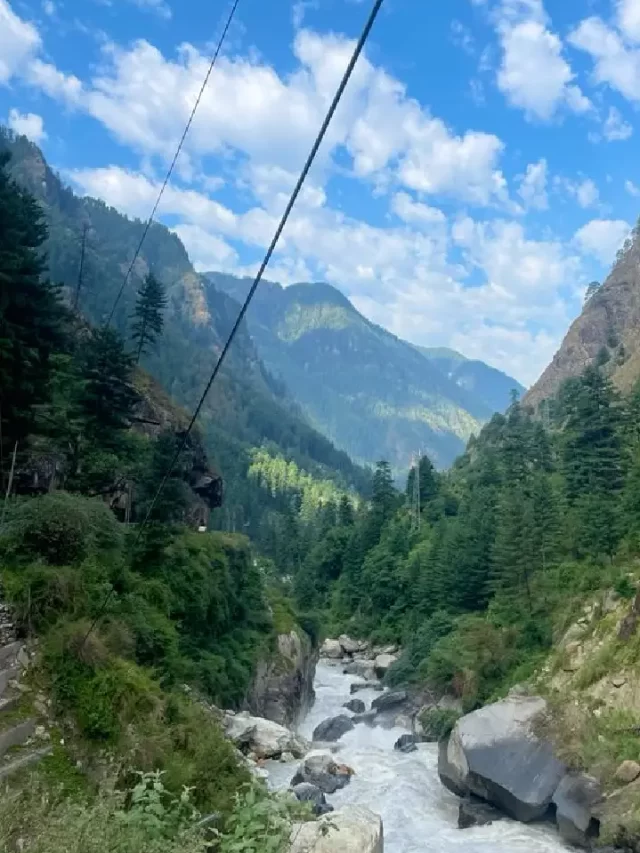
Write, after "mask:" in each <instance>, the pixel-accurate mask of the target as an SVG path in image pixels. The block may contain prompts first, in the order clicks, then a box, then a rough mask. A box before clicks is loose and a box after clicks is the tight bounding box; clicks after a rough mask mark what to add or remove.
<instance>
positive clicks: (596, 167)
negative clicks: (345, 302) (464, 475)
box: [0, 0, 640, 383]
mask: <svg viewBox="0 0 640 853" xmlns="http://www.w3.org/2000/svg"><path fill="white" fill-rule="evenodd" d="M370 5H371V3H370V0H308V1H307V2H304V0H303V2H300V0H296V2H293V0H268V2H265V0H240V5H239V10H238V14H237V17H236V20H235V22H234V24H233V26H232V29H231V31H230V34H229V39H228V42H227V44H226V47H225V51H224V54H223V55H222V57H221V59H220V62H219V64H218V66H217V68H216V70H215V72H214V74H213V76H212V78H211V81H210V84H209V86H208V89H207V92H206V94H205V97H204V99H203V102H202V105H201V108H200V110H199V112H198V115H197V118H196V121H195V122H194V125H193V128H192V132H191V133H190V135H189V138H188V140H187V145H186V147H185V151H184V155H183V157H182V158H181V160H180V162H179V168H178V171H177V173H176V175H175V179H174V181H173V182H172V185H171V187H170V189H169V191H168V192H167V194H166V196H165V199H164V201H163V205H162V207H161V210H160V219H162V220H163V221H164V222H166V223H167V224H168V225H169V226H170V227H172V228H173V229H174V230H175V231H176V232H177V233H178V234H179V236H180V237H181V238H182V240H183V241H184V243H185V245H186V246H187V249H188V251H189V253H190V255H191V258H192V260H193V262H194V264H195V265H196V266H197V268H199V269H221V270H226V271H229V272H237V273H241V274H246V273H250V272H252V271H253V270H254V269H255V266H256V264H257V262H258V260H259V259H260V258H261V257H262V254H263V253H264V249H265V247H266V245H267V244H268V242H269V241H270V239H271V236H272V234H273V231H274V229H275V226H276V223H277V220H278V216H279V214H280V213H281V211H282V209H283V206H284V204H285V203H286V199H287V194H288V192H289V191H290V188H291V186H292V184H293V182H294V181H295V177H296V175H297V172H298V170H299V169H300V167H301V165H302V163H303V162H304V159H305V157H306V154H307V152H308V150H309V147H310V144H311V142H312V140H313V137H314V135H315V133H316V131H317V129H318V127H319V125H320V122H321V121H322V118H323V115H324V112H325V111H326V108H327V105H328V102H329V101H330V99H331V97H332V95H333V92H334V90H335V87H336V85H337V82H338V80H339V78H340V76H341V74H342V72H343V70H344V67H345V65H346V63H347V61H348V58H349V55H350V53H351V50H352V49H353V40H354V39H355V38H356V37H357V35H358V34H359V31H360V29H361V27H362V24H363V22H364V19H365V17H366V15H367V14H368V12H369V8H370ZM229 8H230V0H229V2H228V0H224V2H223V0H216V2H205V0H0V121H3V122H5V123H7V124H9V126H11V127H12V128H13V129H14V130H16V131H18V132H23V133H26V134H27V135H28V136H30V138H32V139H33V140H34V141H36V142H38V143H39V144H40V145H41V146H42V148H43V150H44V152H45V154H46V156H47V158H48V159H49V161H50V162H51V163H52V165H53V166H54V167H55V168H57V169H58V170H59V171H60V172H61V174H62V175H63V176H64V178H65V180H66V181H67V182H68V183H70V184H71V185H72V186H73V187H74V188H75V189H76V191H78V192H80V193H87V194H91V195H96V196H100V197H101V198H104V199H105V200H106V201H107V202H108V203H110V204H113V205H114V206H115V207H118V208H119V209H121V210H123V211H124V212H126V213H128V214H130V215H134V216H140V217H143V218H146V216H147V215H148V212H149V211H150V209H151V206H152V204H153V200H154V196H155V193H156V192H157V188H158V181H159V180H161V179H162V177H163V174H164V170H165V169H166V165H167V162H168V159H169V158H170V157H171V155H172V153H173V150H174V148H175V145H176V143H177V140H178V138H179V136H180V134H181V132H182V129H183V126H184V123H185V121H186V118H187V116H188V114H189V112H190V109H191V107H192V105H193V102H194V100H195V96H196V93H197V91H198V88H199V86H200V84H201V82H202V79H203V77H204V73H205V71H206V66H207V62H208V58H209V56H210V53H211V50H212V45H213V44H214V43H215V41H216V39H217V36H218V35H219V33H220V30H221V27H222V24H223V20H224V18H225V17H226V14H227V13H228V11H229ZM639 104H640V0H586V2H579V0H546V2H545V3H543V2H542V0H447V2H437V1H436V0H386V2H385V5H384V6H383V10H382V12H381V15H380V17H379V19H378V22H377V24H376V27H375V29H374V31H373V34H372V37H371V40H370V42H369V44H368V46H367V50H366V54H365V56H364V58H363V60H362V61H361V62H360V64H359V66H358V68H357V71H356V74H355V75H354V78H353V80H352V83H351V85H350V87H349V89H348V91H347V94H346V96H345V100H344V103H343V104H342V105H341V107H340V110H339V113H338V114H337V116H336V121H335V123H334V124H333V126H332V128H331V130H330V133H329V136H328V138H327V140H326V144H325V145H324V147H323V149H322V152H321V156H320V158H319V161H318V163H317V165H316V167H315V168H314V170H313V172H312V174H311V176H310V180H309V183H308V185H307V187H306V189H305V191H304V193H303V196H302V197H301V199H300V203H299V205H298V206H297V208H296V210H295V212H294V215H293V217H292V219H291V221H290V224H289V226H288V227H287V230H286V232H285V235H284V240H283V242H282V244H281V246H280V249H279V251H278V252H277V254H276V256H275V257H274V260H273V265H272V267H270V269H269V277H271V278H274V279H276V280H280V281H282V282H283V283H285V284H288V283H291V282H293V281H301V280H327V281H329V282H331V283H333V284H335V285H337V286H338V287H340V288H341V289H342V290H344V292H345V293H346V294H347V295H348V296H349V297H350V298H351V299H352V301H353V302H354V304H355V305H356V306H357V307H358V308H359V309H360V310H361V311H362V312H363V313H364V314H365V315H366V316H368V317H370V318H371V319H372V320H374V321H376V322H378V323H381V324H382V325H384V326H386V327H387V328H389V329H390V330H391V331H393V332H395V333H397V334H399V335H402V336H403V337H406V338H408V339H410V340H412V341H414V342H415V343H420V344H425V345H449V346H453V347H455V348H456V349H459V350H461V351H462V352H464V353H465V354H466V355H468V356H470V357H476V358H482V359H484V360H485V361H487V362H489V363H491V364H494V365H495V366H497V367H500V368H502V369H504V370H506V371H507V372H510V373H512V374H513V375H515V376H516V377H517V378H519V379H520V380H522V381H523V382H525V383H530V382H532V381H534V380H535V378H536V377H537V375H538V374H539V372H540V371H541V370H542V369H543V367H544V366H545V365H546V364H547V363H548V361H549V360H550V359H551V357H552V355H553V353H554V351H555V350H556V348H557V346H558V344H559V342H560V340H561V338H562V335H563V334H564V332H565V331H566V328H567V326H568V324H569V323H570V322H571V320H572V319H573V318H574V317H575V316H576V315H577V313H578V312H579V310H580V306H581V303H582V298H583V293H584V288H585V286H586V284H587V283H588V282H589V281H591V280H592V279H594V278H595V279H598V280H601V279H603V278H604V276H605V275H606V271H607V269H608V267H609V266H610V264H611V262H612V261H613V259H614V257H615V253H616V250H617V248H618V247H619V246H620V244H621V243H622V242H623V241H624V239H625V236H626V235H627V234H628V232H629V229H630V228H631V227H632V225H633V223H634V222H635V221H636V219H637V216H638V213H639V209H640V158H638V156H637V147H636V146H637V142H638V134H640V125H639V123H638V105H639Z"/></svg>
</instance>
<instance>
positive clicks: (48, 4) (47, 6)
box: [42, 0, 56, 18]
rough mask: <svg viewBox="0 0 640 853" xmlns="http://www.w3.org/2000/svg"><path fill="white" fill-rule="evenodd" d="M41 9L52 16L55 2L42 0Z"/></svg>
mask: <svg viewBox="0 0 640 853" xmlns="http://www.w3.org/2000/svg"><path fill="white" fill-rule="evenodd" d="M42 11H43V12H44V13H45V15H48V16H49V17H50V18H52V17H53V16H54V15H55V13H56V4H55V3H54V2H53V0H42Z"/></svg>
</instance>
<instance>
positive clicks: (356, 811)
mask: <svg viewBox="0 0 640 853" xmlns="http://www.w3.org/2000/svg"><path fill="white" fill-rule="evenodd" d="M383 851H384V842H383V830H382V820H381V819H380V816H379V815H377V814H374V813H373V812H371V811H369V809H367V808H365V807H364V806H344V807H343V808H341V809H338V810H337V811H335V812H333V814H331V815H329V816H328V817H327V818H320V820H317V821H310V822H309V823H301V824H294V826H293V828H292V830H291V848H290V851H289V853H383Z"/></svg>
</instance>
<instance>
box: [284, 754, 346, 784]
mask: <svg viewBox="0 0 640 853" xmlns="http://www.w3.org/2000/svg"><path fill="white" fill-rule="evenodd" d="M352 775H353V771H352V770H350V768H349V767H345V765H343V764H336V762H335V761H334V760H333V756H332V755H330V754H329V753H328V752H311V753H309V755H307V757H306V758H305V759H304V761H303V762H302V764H301V765H300V766H299V767H298V769H297V771H296V774H295V776H294V777H293V779H292V780H291V787H292V788H295V787H296V786H297V785H300V784H302V783H304V782H306V783H307V784H309V785H314V786H315V787H316V788H319V789H320V790H321V791H322V793H323V794H334V793H335V792H336V791H339V790H340V789H341V788H344V787H345V786H346V785H348V784H349V782H350V781H351V776H352Z"/></svg>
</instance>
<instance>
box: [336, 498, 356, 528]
mask: <svg viewBox="0 0 640 853" xmlns="http://www.w3.org/2000/svg"><path fill="white" fill-rule="evenodd" d="M353 523H354V513H353V504H352V503H351V501H350V500H349V498H348V497H347V495H342V497H341V498H340V503H339V504H338V524H339V525H340V527H353Z"/></svg>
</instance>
